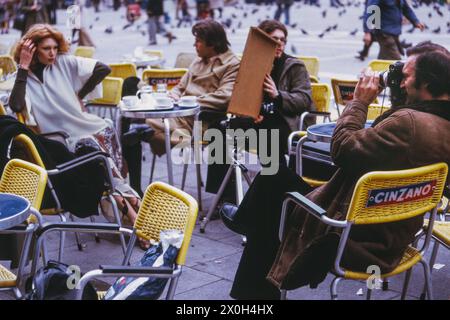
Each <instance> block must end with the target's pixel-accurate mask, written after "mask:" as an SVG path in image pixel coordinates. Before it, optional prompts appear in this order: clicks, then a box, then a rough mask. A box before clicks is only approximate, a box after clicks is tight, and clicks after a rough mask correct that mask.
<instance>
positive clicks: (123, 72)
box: [108, 62, 137, 79]
mask: <svg viewBox="0 0 450 320" xmlns="http://www.w3.org/2000/svg"><path fill="white" fill-rule="evenodd" d="M109 67H110V68H111V73H110V74H109V75H108V76H110V77H116V78H122V79H126V78H128V77H137V71H136V65H135V64H134V63H131V62H124V63H111V64H110V65H109Z"/></svg>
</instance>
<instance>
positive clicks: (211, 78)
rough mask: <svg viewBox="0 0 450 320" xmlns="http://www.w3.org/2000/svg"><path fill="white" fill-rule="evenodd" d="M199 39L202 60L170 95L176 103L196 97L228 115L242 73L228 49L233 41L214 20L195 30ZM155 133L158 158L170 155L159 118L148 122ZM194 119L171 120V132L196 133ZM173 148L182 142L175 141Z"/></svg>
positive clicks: (196, 27) (196, 41)
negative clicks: (181, 99) (237, 79)
mask: <svg viewBox="0 0 450 320" xmlns="http://www.w3.org/2000/svg"><path fill="white" fill-rule="evenodd" d="M192 34H193V35H194V36H195V43H194V47H195V50H196V51H197V55H198V58H196V59H195V60H194V62H193V63H192V64H191V65H190V67H189V71H188V72H187V73H186V74H185V75H184V76H183V78H181V80H180V82H179V83H178V85H177V86H175V87H174V88H173V89H172V90H171V91H170V93H169V96H170V97H171V98H173V99H174V100H175V101H176V100H178V99H179V98H180V97H182V96H196V97H197V102H198V104H199V105H200V106H201V107H205V108H211V109H213V110H216V111H222V112H224V113H225V112H226V110H227V107H228V103H229V102H230V98H231V92H232V91H233V86H234V82H235V80H236V76H237V72H238V70H239V59H238V57H237V56H236V55H235V54H234V53H233V52H232V51H231V50H230V49H229V48H228V47H229V45H230V44H229V42H228V39H227V36H226V33H225V30H224V29H223V27H222V25H221V24H220V23H218V22H216V21H214V20H203V21H200V22H198V23H197V24H195V25H194V26H193V27H192ZM146 123H147V124H149V125H150V126H151V127H152V128H153V129H154V130H155V134H154V136H153V139H152V140H151V142H150V145H151V147H152V151H153V152H154V153H155V154H157V155H162V154H164V153H165V152H166V150H165V145H164V126H163V123H162V121H160V120H159V119H148V120H147V121H146ZM193 125H194V117H184V118H172V119H170V128H171V131H172V132H173V131H175V130H178V129H187V130H188V131H189V132H190V133H192V128H193ZM171 142H172V145H174V144H176V143H178V142H179V141H178V140H174V141H171Z"/></svg>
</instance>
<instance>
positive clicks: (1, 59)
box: [0, 55, 17, 75]
mask: <svg viewBox="0 0 450 320" xmlns="http://www.w3.org/2000/svg"><path fill="white" fill-rule="evenodd" d="M0 68H2V69H3V75H7V74H10V73H14V72H16V71H17V66H16V63H15V62H14V60H13V58H12V57H11V56H10V55H2V56H0Z"/></svg>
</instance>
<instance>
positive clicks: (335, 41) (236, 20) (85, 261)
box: [0, 1, 450, 300]
mask: <svg viewBox="0 0 450 320" xmlns="http://www.w3.org/2000/svg"><path fill="white" fill-rule="evenodd" d="M325 3H327V4H328V2H325ZM325 9H326V10H327V14H326V18H325V19H324V18H323V17H322V12H323V10H325ZM256 10H258V11H257V12H255V11H256ZM166 11H168V12H169V14H170V15H171V16H172V17H173V15H174V11H175V10H174V6H173V1H166ZM274 11H275V7H270V6H269V7H266V6H260V7H258V6H256V5H245V6H244V7H243V9H242V8H240V9H237V8H234V7H226V8H225V11H224V16H223V19H222V20H224V21H225V20H226V19H231V23H232V24H231V27H230V28H229V29H228V36H229V40H230V42H231V47H232V49H233V50H234V51H235V52H242V51H243V49H244V44H245V39H246V36H247V32H248V27H249V26H251V25H256V24H257V23H258V20H261V19H265V18H269V17H272V16H273V13H274ZM340 11H341V9H332V8H329V7H328V6H327V7H322V8H313V7H309V6H308V7H305V6H301V7H300V5H299V4H298V3H295V4H294V6H293V8H292V11H291V23H292V24H297V26H296V27H295V28H289V37H288V45H287V49H286V51H287V52H288V53H292V54H297V55H314V56H318V57H319V58H320V63H321V65H320V72H319V77H320V79H321V81H324V82H329V79H330V77H331V76H332V75H336V76H342V77H348V78H353V77H355V76H356V74H358V73H359V71H360V70H361V69H362V68H363V67H364V66H366V64H367V61H369V60H371V59H375V58H376V54H377V52H378V48H377V45H376V44H374V46H373V47H372V49H371V51H370V56H369V59H368V60H366V61H365V62H360V61H359V60H356V59H354V58H353V57H354V56H355V55H356V52H357V51H358V50H360V49H361V48H362V32H361V29H362V28H361V20H359V19H358V16H360V15H361V12H362V9H361V7H359V8H357V7H347V8H346V13H345V14H341V16H339V12H340ZM432 11H433V10H432V9H431V8H427V7H422V8H419V10H417V13H418V16H419V18H420V19H421V20H423V21H424V22H425V23H427V24H428V25H429V27H430V29H429V30H433V29H435V28H436V27H437V26H441V29H442V30H443V31H444V32H445V31H446V29H447V28H446V26H445V25H446V23H447V21H450V11H449V10H443V11H444V17H439V16H437V15H436V14H433V15H432V18H429V17H428V14H429V13H430V12H432ZM191 12H192V13H193V12H194V10H191ZM252 12H255V13H254V14H252ZM124 14H125V10H124V8H121V9H120V10H119V11H118V12H114V11H112V10H111V9H109V8H105V7H103V8H102V11H101V13H100V14H95V13H94V12H93V9H84V11H83V21H84V22H83V24H84V26H85V27H86V28H87V31H88V32H89V33H90V35H91V36H92V39H93V41H94V43H95V44H96V46H97V49H96V54H95V57H96V58H98V59H100V60H102V61H104V62H115V61H119V60H120V59H121V58H122V57H123V55H124V54H130V53H132V52H133V50H134V48H135V47H136V46H144V47H146V46H147V42H148V38H147V35H142V34H141V32H142V31H146V29H147V28H146V25H145V21H144V19H143V18H141V19H140V20H139V21H137V22H136V24H135V25H134V26H131V27H129V28H127V29H125V30H123V29H122V28H123V26H124V25H125V24H126V21H125V19H124ZM144 15H145V14H144ZM244 15H246V17H244ZM97 17H98V18H99V19H98V21H96V20H95V19H96V18H97ZM282 21H283V20H282ZM58 22H59V24H58V26H57V27H58V28H59V29H61V30H62V31H63V32H64V33H65V34H66V35H69V31H68V29H67V27H66V26H65V25H64V23H65V12H64V11H62V10H61V11H59V12H58ZM336 23H337V24H338V28H337V30H336V31H332V32H330V33H327V34H325V36H324V37H323V38H319V37H318V35H319V34H320V33H322V32H323V30H325V29H326V28H327V26H330V25H334V24H336ZM171 24H172V25H175V23H174V22H172V23H171ZM91 26H92V28H90V27H91ZM111 26H112V28H113V33H111V34H107V33H105V32H104V30H105V29H106V28H108V27H111ZM300 28H303V29H305V30H306V31H307V32H308V33H309V35H304V34H303V33H302V32H301V30H300ZM356 28H358V30H357V33H356V35H354V36H352V35H350V32H352V31H354V30H355V29H356ZM409 28H410V26H409V25H408V26H404V31H406V30H407V29H409ZM171 30H172V32H173V33H174V34H175V35H176V37H177V39H175V40H174V41H173V42H172V43H171V44H170V45H169V44H168V41H167V39H165V38H162V37H160V36H158V37H159V38H158V41H159V43H160V45H157V46H152V47H148V48H151V49H161V50H163V51H164V56H165V59H166V63H165V66H166V67H170V66H173V65H174V62H175V58H176V55H177V53H178V52H189V51H190V52H194V49H193V46H192V45H193V37H192V35H191V32H190V27H189V26H187V27H184V26H183V27H182V28H175V27H172V28H171ZM18 37H19V34H18V33H16V32H13V33H11V34H9V35H1V36H0V43H5V44H7V45H8V44H12V43H13V42H14V41H15V40H16V39H17V38H18ZM402 38H404V39H405V40H406V41H407V42H413V43H417V42H419V41H422V40H427V39H432V40H433V41H435V42H438V43H440V44H443V45H445V46H446V47H447V48H449V49H450V37H449V35H448V34H434V33H431V32H430V31H425V32H423V33H420V32H418V31H415V32H414V33H412V34H409V33H404V35H403V36H402ZM144 150H145V151H144V154H145V160H144V162H143V164H144V166H143V170H142V172H143V179H142V180H143V183H142V184H143V187H145V186H146V185H147V184H148V178H149V172H150V159H151V155H150V151H149V149H148V146H147V145H145V146H144ZM165 163H166V162H165V158H164V157H162V158H159V159H158V160H157V169H156V170H155V180H161V181H167V173H166V169H165ZM181 175H182V167H181V166H176V165H174V180H175V185H176V186H180V184H181ZM202 176H203V179H205V177H206V166H205V165H203V166H202ZM185 190H186V191H187V192H188V193H190V194H192V195H194V197H195V196H196V194H197V193H196V192H197V191H196V179H195V170H193V166H191V167H190V170H189V171H188V179H187V185H186V188H185ZM212 198H213V195H211V194H207V193H205V192H203V205H204V208H205V209H207V208H209V205H210V204H211V201H212ZM97 220H98V221H102V220H103V219H102V218H98V219H97ZM101 238H102V240H101V242H100V243H96V242H95V240H94V239H93V236H92V235H82V239H83V240H84V241H85V242H86V244H87V248H86V249H85V250H84V251H82V252H80V251H78V249H77V246H76V243H75V240H74V236H73V235H71V234H69V235H67V241H66V248H65V259H64V262H66V263H68V264H77V265H79V266H80V267H81V270H82V271H83V272H86V271H88V270H91V269H94V268H96V267H98V265H99V264H119V263H120V261H121V259H122V253H121V249H120V247H119V241H118V239H117V238H116V237H114V236H102V237H101ZM48 240H49V241H48V243H49V251H50V257H51V258H56V256H57V249H58V234H57V233H54V234H50V235H49V239H48ZM242 249H243V247H242V245H241V237H240V236H239V235H236V234H234V233H233V232H231V231H229V230H228V229H226V227H224V225H223V224H222V222H221V221H220V220H219V221H218V220H215V221H212V222H210V223H209V224H208V226H207V228H206V233H204V234H201V233H200V232H199V227H198V225H197V226H196V229H195V231H194V235H193V238H192V242H191V248H190V250H189V252H188V256H187V264H186V267H185V268H184V271H183V274H182V276H181V279H180V281H179V284H178V289H177V291H176V295H175V299H186V300H200V299H206V300H209V299H214V300H228V299H230V297H229V295H228V293H229V291H230V288H231V285H232V281H233V278H234V272H235V270H236V268H237V265H238V263H239V259H240V256H241V253H242ZM142 253H143V251H142V250H140V249H139V248H137V247H136V250H135V252H134V254H133V257H132V262H136V261H137V260H138V259H139V258H140V257H141V255H142ZM449 261H450V253H449V251H448V250H445V249H444V248H442V247H441V249H440V251H439V254H438V258H437V261H436V263H438V264H444V267H442V268H441V269H439V270H437V269H435V270H433V286H434V294H435V298H436V299H449V298H450V289H449V283H450V276H449V274H450V272H449V265H448V264H449ZM331 280H332V277H331V276H329V277H327V279H326V280H325V281H324V282H323V283H322V284H321V285H319V287H318V288H317V289H315V290H312V289H309V288H301V289H298V290H295V291H293V292H290V293H289V295H288V297H289V298H290V299H313V300H315V299H318V300H320V299H329V289H328V288H329V284H330V282H331ZM112 281H113V280H112V279H111V280H108V282H109V283H111V282H112ZM402 283H403V275H401V276H397V277H394V278H392V280H391V282H390V286H389V290H388V291H381V290H376V291H375V292H374V294H373V297H372V298H373V299H398V298H399V296H400V291H401V287H402ZM422 286H423V275H422V272H421V268H420V267H417V268H415V269H414V272H413V276H412V280H411V283H410V288H409V296H408V299H418V296H419V294H420V292H421V290H422ZM339 288H340V289H339V294H340V296H339V297H340V298H341V299H352V300H360V299H364V298H365V296H363V295H358V294H357V292H358V291H359V290H360V289H363V290H364V288H365V283H364V282H356V281H344V282H342V283H341V284H340V287H339ZM364 292H365V291H364ZM0 299H11V296H10V295H9V294H8V293H0Z"/></svg>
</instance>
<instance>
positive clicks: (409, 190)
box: [347, 162, 448, 224]
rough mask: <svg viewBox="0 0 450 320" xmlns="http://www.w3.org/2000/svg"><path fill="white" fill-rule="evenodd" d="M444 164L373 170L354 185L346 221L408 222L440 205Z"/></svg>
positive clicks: (445, 170) (445, 168)
mask: <svg viewBox="0 0 450 320" xmlns="http://www.w3.org/2000/svg"><path fill="white" fill-rule="evenodd" d="M447 173H448V167H447V164H446V163H442V162H441V163H437V164H432V165H428V166H424V167H419V168H414V169H407V170H398V171H374V172H369V173H366V174H365V175H363V176H362V177H361V178H360V179H359V180H358V183H357V184H356V187H355V190H354V192H353V196H352V200H351V202H350V206H349V210H348V213H347V221H350V222H353V223H355V224H376V223H387V222H395V221H400V220H404V219H409V218H412V217H415V216H418V215H421V214H424V213H425V212H427V211H430V210H431V209H433V208H434V207H436V206H437V205H438V204H439V201H440V200H441V197H442V192H443V190H444V187H445V181H446V179H447Z"/></svg>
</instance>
